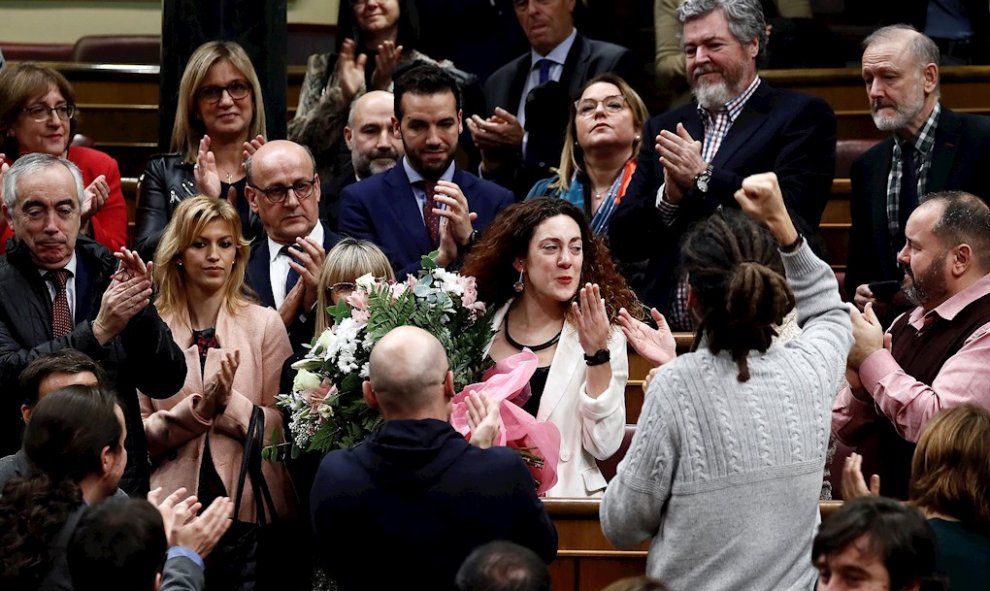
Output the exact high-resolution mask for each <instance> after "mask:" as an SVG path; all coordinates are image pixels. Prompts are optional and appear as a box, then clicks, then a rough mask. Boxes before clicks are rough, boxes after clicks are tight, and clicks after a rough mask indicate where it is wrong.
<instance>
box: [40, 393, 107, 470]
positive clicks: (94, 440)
mask: <svg viewBox="0 0 990 591" xmlns="http://www.w3.org/2000/svg"><path fill="white" fill-rule="evenodd" d="M116 408H117V398H116V396H115V395H114V394H113V392H111V391H109V390H106V389H104V388H101V387H98V386H82V385H73V386H67V387H65V388H62V389H61V390H56V391H55V392H52V393H51V394H49V395H48V396H45V397H44V398H42V399H41V400H40V401H38V404H37V405H36V406H35V407H34V412H33V413H32V414H31V422H29V423H28V425H27V427H26V428H25V429H24V443H23V449H24V453H25V455H27V458H28V460H29V461H30V462H31V465H32V466H33V467H34V468H35V469H36V470H37V471H39V472H43V473H44V474H46V475H47V476H48V477H49V478H50V479H51V480H53V481H56V482H58V481H62V480H69V481H72V482H80V481H81V480H82V479H83V478H84V477H86V476H88V475H91V474H99V473H100V472H101V471H102V457H103V450H104V449H105V448H109V449H110V450H113V451H115V450H118V448H120V445H121V443H120V440H121V434H122V427H121V424H120V419H118V418H117V412H116V410H115V409H116Z"/></svg>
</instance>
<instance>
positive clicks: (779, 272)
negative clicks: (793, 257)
mask: <svg viewBox="0 0 990 591" xmlns="http://www.w3.org/2000/svg"><path fill="white" fill-rule="evenodd" d="M681 257H682V261H683V263H682V270H683V271H684V272H685V273H686V274H687V277H688V284H689V285H690V286H691V291H692V292H694V296H695V298H696V301H697V308H696V312H698V313H699V315H700V316H701V320H700V322H699V323H698V330H697V334H696V335H695V340H694V342H695V343H698V342H699V341H700V340H701V336H702V335H704V336H705V337H706V338H707V344H708V350H709V351H711V352H712V354H718V353H719V352H720V351H729V352H730V353H731V354H732V358H733V359H734V360H735V361H736V364H737V365H739V376H738V377H739V381H740V382H745V381H747V380H749V367H748V365H747V363H746V356H747V355H748V354H749V352H750V351H752V350H754V349H755V350H757V351H760V352H761V353H762V352H764V351H766V350H767V348H769V347H770V343H771V342H773V338H774V337H775V336H777V330H776V328H774V326H775V325H779V324H780V323H781V322H782V321H783V319H784V316H786V315H787V313H788V312H790V311H791V310H792V309H793V308H794V292H792V291H791V288H790V286H788V285H787V280H786V279H784V275H783V264H782V262H781V260H780V255H779V253H778V251H777V241H776V240H775V239H774V237H773V236H772V235H771V234H770V232H769V230H767V229H766V228H764V227H763V226H761V225H759V224H757V223H756V222H754V221H753V220H751V219H749V218H748V217H746V215H745V214H743V213H742V212H740V211H737V210H729V209H722V210H720V211H718V212H716V213H714V214H712V216H711V217H709V218H708V219H707V220H704V221H702V222H700V223H698V224H697V225H695V226H694V228H692V230H691V231H690V232H689V233H688V235H687V238H686V239H685V241H684V245H683V247H682V250H681Z"/></svg>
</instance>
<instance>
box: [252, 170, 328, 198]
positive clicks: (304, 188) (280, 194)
mask: <svg viewBox="0 0 990 591" xmlns="http://www.w3.org/2000/svg"><path fill="white" fill-rule="evenodd" d="M250 187H251V188H252V189H254V190H255V191H257V192H259V193H263V194H264V195H265V198H266V199H268V202H269V203H273V204H274V203H282V202H283V201H285V198H286V197H288V196H289V190H290V189H291V190H292V192H293V193H294V194H295V196H296V199H299V200H300V201H302V200H303V199H309V197H310V195H312V194H313V189H314V187H316V177H315V176H314V177H313V180H311V181H297V182H295V183H292V185H291V186H289V187H286V186H283V185H275V186H274V187H268V188H267V189H262V188H261V187H259V186H257V185H250Z"/></svg>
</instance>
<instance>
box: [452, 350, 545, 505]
mask: <svg viewBox="0 0 990 591" xmlns="http://www.w3.org/2000/svg"><path fill="white" fill-rule="evenodd" d="M538 363H539V361H538V359H537V357H536V353H533V352H532V351H530V350H529V349H523V351H522V352H521V353H517V354H515V355H511V356H509V357H506V358H505V359H503V360H502V361H499V362H498V363H496V364H495V367H493V368H491V369H489V370H488V371H487V372H485V375H484V381H483V382H480V383H477V384H471V385H469V386H467V387H465V388H464V390H462V391H461V392H459V393H458V394H457V395H456V396H454V400H453V404H452V409H451V415H450V423H451V425H453V427H454V429H456V430H457V432H458V433H460V434H461V435H464V437H465V438H467V439H470V438H471V437H470V436H471V430H470V428H469V427H468V421H467V405H466V404H465V403H464V398H466V397H467V395H468V392H472V391H475V392H477V391H484V392H485V394H487V395H488V398H489V399H490V400H492V401H493V402H497V403H498V404H499V415H500V417H501V419H502V424H501V426H500V427H499V432H498V435H497V436H496V438H495V444H496V445H503V446H506V447H510V448H513V449H517V450H526V451H528V452H529V453H531V454H533V455H536V456H539V457H540V458H542V459H543V465H542V466H536V465H534V464H533V463H532V462H528V461H527V465H528V466H529V469H530V472H532V473H533V477H534V478H535V479H536V480H537V481H538V482H539V485H538V486H537V489H536V492H537V494H539V495H542V494H544V493H546V491H547V490H549V489H550V487H552V486H553V485H554V484H556V482H557V461H558V460H559V458H560V431H559V430H557V426H556V425H554V424H553V423H548V422H544V421H537V420H536V418H534V417H533V416H532V415H530V414H529V413H528V412H526V411H524V410H523V409H522V408H521V405H522V404H524V403H525V401H526V400H527V399H528V398H529V379H530V378H531V377H532V376H533V372H535V371H536V367H537V364H538ZM524 458H525V456H524Z"/></svg>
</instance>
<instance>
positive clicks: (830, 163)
mask: <svg viewBox="0 0 990 591" xmlns="http://www.w3.org/2000/svg"><path fill="white" fill-rule="evenodd" d="M678 123H683V124H684V127H685V128H686V129H687V131H688V133H690V134H691V137H693V138H695V139H696V140H699V141H703V139H704V137H705V132H704V124H703V123H702V121H701V116H700V115H699V114H698V108H697V105H696V103H694V102H692V103H691V104H689V105H685V106H683V107H680V108H678V109H675V110H673V111H669V112H667V113H664V114H662V115H659V116H657V117H654V118H652V119H650V120H649V121H648V122H647V124H646V126H645V128H644V131H643V145H642V147H641V148H640V152H639V156H638V157H637V160H636V172H635V173H634V174H633V178H632V180H631V181H630V183H629V188H628V189H627V190H626V195H625V197H623V199H622V202H621V203H620V204H619V207H617V208H616V210H615V212H614V213H613V214H612V220H611V222H610V227H609V246H610V247H611V248H612V252H613V254H614V255H615V256H616V258H618V259H619V260H620V261H622V262H624V263H632V262H638V261H643V260H647V259H648V260H649V262H648V264H647V272H646V282H645V284H644V285H642V286H637V287H638V288H639V289H638V291H639V292H640V293H639V295H640V298H641V299H642V300H643V302H644V303H646V304H648V305H650V306H654V307H656V308H657V309H659V310H660V311H661V312H663V313H667V311H668V305H669V302H670V297H671V294H672V289H673V288H674V286H675V285H676V280H677V273H676V268H677V265H678V264H679V258H680V257H679V249H680V245H681V241H682V238H683V237H684V234H685V232H686V230H687V229H688V227H689V226H690V225H691V224H693V223H694V222H696V221H698V220H700V219H703V218H705V217H707V216H708V215H709V214H711V213H712V212H714V211H715V210H716V209H718V208H719V207H720V206H727V207H738V204H737V203H736V200H735V198H734V197H733V195H734V194H735V192H736V191H737V190H738V189H739V187H741V186H742V181H743V179H744V178H746V177H747V176H749V175H752V174H757V173H762V172H775V173H777V177H778V179H779V180H780V188H781V191H782V192H783V194H784V201H785V203H786V204H787V207H788V209H789V210H790V212H791V215H792V217H793V218H794V223H795V225H796V226H797V227H798V230H800V231H803V232H804V233H805V234H813V233H815V232H816V231H817V229H818V223H819V221H820V220H821V216H822V212H823V211H824V210H825V205H826V203H828V199H829V196H830V193H831V189H832V179H833V177H834V176H835V132H836V124H835V114H834V113H833V112H832V108H831V107H830V106H829V105H828V103H826V102H825V101H824V100H822V99H820V98H817V97H813V96H811V95H807V94H803V93H799V92H794V91H790V90H779V89H776V88H772V87H771V86H770V85H769V84H767V82H766V81H765V80H764V81H762V82H760V85H759V87H757V89H756V91H755V92H754V93H753V96H751V97H750V99H749V101H747V102H746V106H745V107H743V110H742V112H741V113H740V114H739V117H738V118H737V119H736V121H735V122H734V123H733V124H732V127H731V128H729V132H728V133H727V134H726V136H725V138H724V139H723V140H722V145H721V146H720V147H719V150H718V152H717V153H716V154H715V158H714V159H713V160H712V162H711V165H712V177H711V180H710V182H709V184H708V192H707V193H706V194H705V195H702V196H697V195H693V194H689V195H687V196H685V199H684V201H682V202H681V204H680V207H679V209H678V212H677V217H676V221H675V222H674V223H673V224H672V225H671V226H667V225H665V224H664V223H663V221H662V220H661V219H660V214H659V212H658V211H657V208H656V196H657V191H658V190H659V189H660V185H661V184H662V183H663V170H662V168H661V166H660V161H659V157H658V155H657V152H656V148H655V144H656V142H655V141H654V138H656V136H657V135H658V134H659V133H660V130H663V129H666V130H668V131H672V132H676V127H677V124H678Z"/></svg>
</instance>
